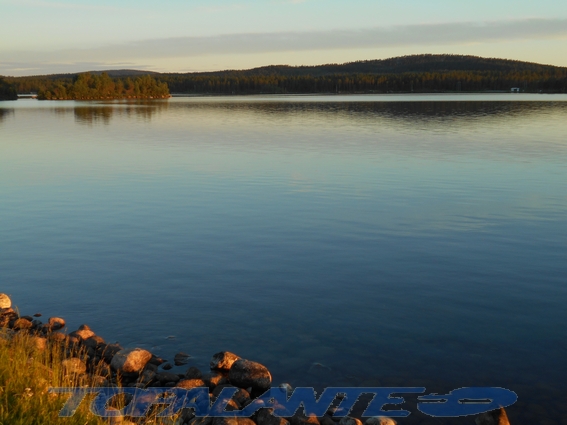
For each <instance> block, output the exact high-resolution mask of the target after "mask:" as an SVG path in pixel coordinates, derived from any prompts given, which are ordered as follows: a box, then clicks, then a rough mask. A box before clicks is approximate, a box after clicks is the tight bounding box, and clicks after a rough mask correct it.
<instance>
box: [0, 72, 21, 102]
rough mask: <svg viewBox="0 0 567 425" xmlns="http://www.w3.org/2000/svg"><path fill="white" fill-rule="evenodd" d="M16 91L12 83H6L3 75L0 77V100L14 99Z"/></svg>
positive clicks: (16, 96) (16, 95)
mask: <svg viewBox="0 0 567 425" xmlns="http://www.w3.org/2000/svg"><path fill="white" fill-rule="evenodd" d="M16 99H18V92H17V90H16V86H15V85H14V84H10V83H8V82H7V81H6V80H5V79H4V78H3V77H0V100H16Z"/></svg>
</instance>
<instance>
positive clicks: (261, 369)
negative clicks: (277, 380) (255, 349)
mask: <svg viewBox="0 0 567 425" xmlns="http://www.w3.org/2000/svg"><path fill="white" fill-rule="evenodd" d="M228 380H229V382H230V383H231V384H232V385H234V386H237V387H240V388H248V387H251V388H252V389H253V390H257V391H265V390H267V389H268V388H270V385H271V384H272V375H271V374H270V371H269V370H268V368H266V366H264V365H261V364H260V363H257V362H253V361H250V360H245V359H240V360H237V361H235V362H234V363H233V364H232V367H231V368H230V371H229V372H228Z"/></svg>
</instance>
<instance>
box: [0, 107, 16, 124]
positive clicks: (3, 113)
mask: <svg viewBox="0 0 567 425" xmlns="http://www.w3.org/2000/svg"><path fill="white" fill-rule="evenodd" d="M13 113H14V110H13V109H2V108H0V123H1V122H2V121H4V120H5V119H6V118H8V117H9V116H10V115H12V114H13Z"/></svg>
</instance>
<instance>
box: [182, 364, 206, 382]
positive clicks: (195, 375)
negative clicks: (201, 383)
mask: <svg viewBox="0 0 567 425" xmlns="http://www.w3.org/2000/svg"><path fill="white" fill-rule="evenodd" d="M202 377H203V374H202V373H201V371H200V370H199V369H197V368H196V367H195V366H191V367H190V368H189V369H187V372H185V378H187V379H201V378H202Z"/></svg>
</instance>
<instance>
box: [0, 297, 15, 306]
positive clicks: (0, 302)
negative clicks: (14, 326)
mask: <svg viewBox="0 0 567 425" xmlns="http://www.w3.org/2000/svg"><path fill="white" fill-rule="evenodd" d="M10 307H12V300H11V299H10V297H9V296H8V295H6V294H0V308H10Z"/></svg>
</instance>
